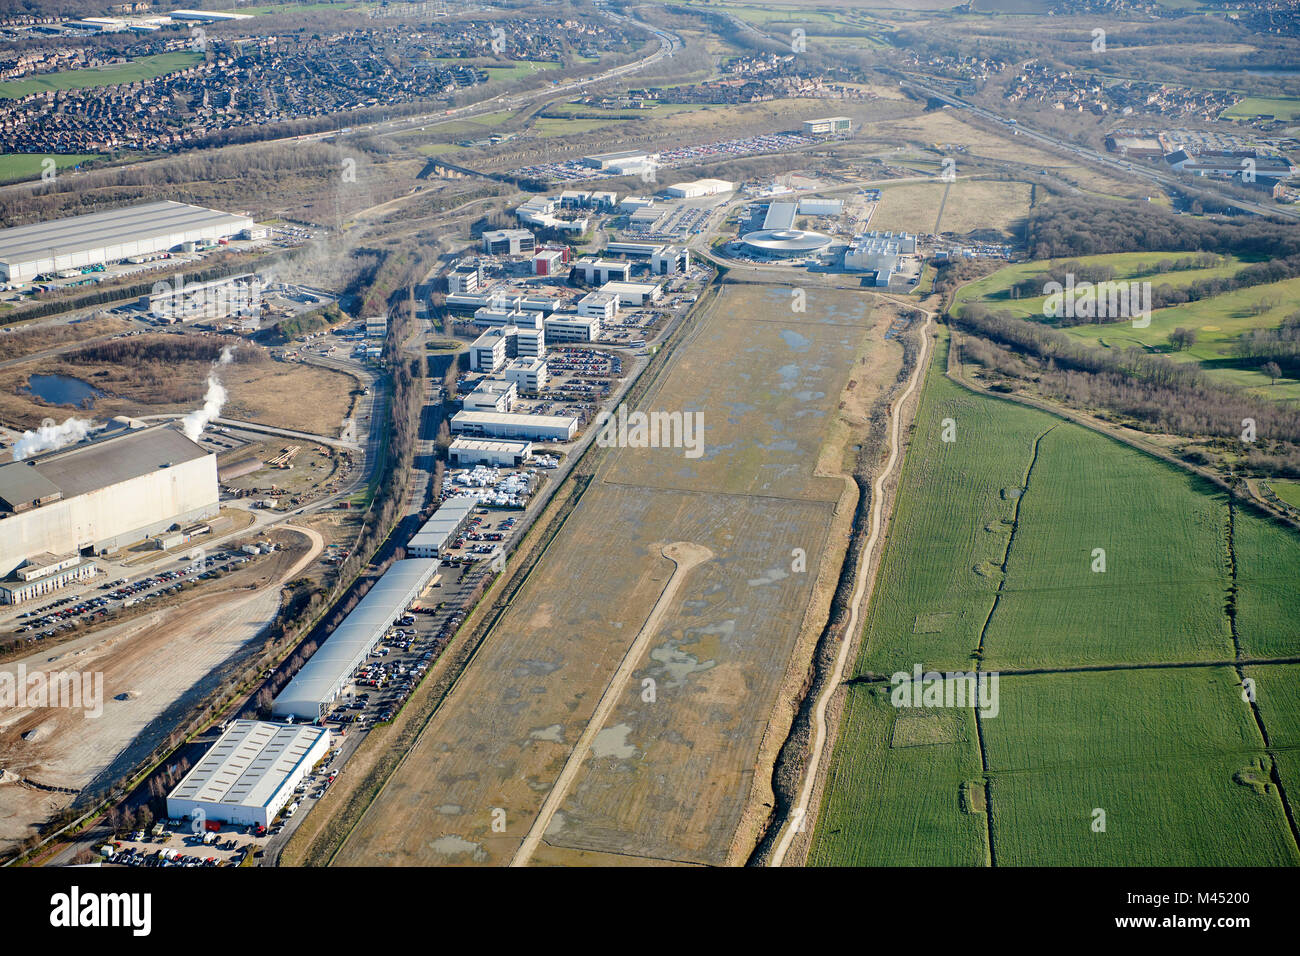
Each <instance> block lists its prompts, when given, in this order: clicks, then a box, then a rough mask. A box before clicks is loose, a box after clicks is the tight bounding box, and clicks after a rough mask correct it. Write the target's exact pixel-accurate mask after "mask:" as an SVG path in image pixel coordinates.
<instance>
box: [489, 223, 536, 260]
mask: <svg viewBox="0 0 1300 956" xmlns="http://www.w3.org/2000/svg"><path fill="white" fill-rule="evenodd" d="M536 245H537V240H536V239H534V238H533V234H532V233H531V232H529V231H528V230H527V229H494V230H492V231H491V232H485V233H483V251H484V252H486V253H489V254H491V255H494V256H505V255H510V256H522V255H524V254H525V253H529V252H532V251H533V249H534V248H535V247H536Z"/></svg>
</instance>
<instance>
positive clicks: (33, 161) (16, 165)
mask: <svg viewBox="0 0 1300 956" xmlns="http://www.w3.org/2000/svg"><path fill="white" fill-rule="evenodd" d="M103 158H104V157H103V156H102V155H100V154H98V153H67V154H64V155H50V156H46V155H44V154H37V153H7V154H5V155H0V183H8V182H17V181H19V180H27V179H40V178H41V173H43V172H44V171H45V165H44V164H45V160H47V159H52V160H54V168H55V169H56V170H64V169H71V168H73V167H74V166H77V165H78V164H80V163H85V162H89V161H90V160H92V159H103Z"/></svg>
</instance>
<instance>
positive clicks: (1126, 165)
mask: <svg viewBox="0 0 1300 956" xmlns="http://www.w3.org/2000/svg"><path fill="white" fill-rule="evenodd" d="M901 85H902V86H904V87H908V88H911V89H913V90H916V91H917V92H919V93H924V94H925V95H926V96H930V97H933V98H934V99H936V100H940V101H941V102H944V103H947V104H949V105H950V106H952V107H954V108H956V109H962V110H967V111H968V112H970V113H973V114H974V115H976V116H982V117H983V118H984V119H987V120H991V121H992V122H994V123H1000V124H1002V125H1003V126H1007V127H1008V128H1011V129H1014V130H1016V131H1017V132H1018V133H1019V134H1020V135H1021V136H1024V137H1025V138H1026V139H1030V140H1033V141H1035V142H1037V143H1041V144H1043V145H1045V146H1050V147H1052V148H1053V149H1056V150H1061V151H1064V152H1066V153H1070V154H1071V155H1073V156H1075V157H1077V158H1079V159H1083V160H1087V161H1089V162H1092V163H1096V164H1098V165H1101V166H1105V167H1107V168H1108V169H1112V170H1115V171H1117V172H1120V173H1127V174H1128V175H1130V176H1134V177H1136V178H1138V179H1144V180H1146V181H1147V182H1150V183H1153V184H1155V185H1157V186H1161V187H1164V188H1166V189H1174V190H1179V191H1182V192H1200V193H1202V194H1203V195H1206V196H1212V197H1213V198H1214V199H1215V200H1216V201H1218V202H1222V203H1225V204H1226V205H1229V206H1233V207H1234V208H1237V209H1241V210H1243V211H1245V212H1250V213H1255V214H1256V215H1260V216H1276V217H1279V218H1282V219H1291V220H1294V221H1300V212H1297V211H1295V210H1293V209H1287V208H1285V207H1282V206H1265V205H1264V204H1263V203H1257V202H1250V201H1248V200H1245V199H1235V198H1233V197H1231V196H1226V195H1224V194H1222V193H1219V192H1215V191H1213V190H1208V189H1199V190H1198V189H1197V188H1196V187H1195V186H1194V185H1193V184H1190V183H1188V182H1186V181H1185V180H1182V179H1180V178H1179V177H1177V176H1172V175H1170V174H1168V173H1164V172H1161V171H1160V170H1158V169H1151V168H1148V167H1145V166H1142V165H1140V164H1135V163H1130V162H1128V161H1127V160H1118V159H1112V158H1111V157H1110V156H1107V155H1106V154H1105V153H1099V152H1097V151H1096V150H1095V149H1089V148H1088V147H1087V146H1080V145H1079V144H1078V143H1071V142H1069V141H1067V140H1064V139H1061V138H1060V137H1057V136H1052V135H1050V134H1048V133H1044V132H1041V131H1040V130H1036V129H1031V128H1030V127H1028V126H1024V125H1022V124H1020V122H1019V121H1017V120H1012V119H1011V118H1010V117H1006V116H1003V115H1001V114H1000V113H995V112H994V111H993V110H990V109H987V108H985V107H983V106H976V105H975V104H973V103H971V102H969V101H967V100H963V99H961V98H960V97H957V96H953V95H952V94H951V93H945V92H943V91H942V90H938V89H935V88H934V87H932V86H927V85H925V84H924V83H919V82H917V81H916V80H913V79H908V80H903V81H901Z"/></svg>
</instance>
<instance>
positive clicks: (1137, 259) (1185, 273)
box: [956, 252, 1300, 401]
mask: <svg viewBox="0 0 1300 956" xmlns="http://www.w3.org/2000/svg"><path fill="white" fill-rule="evenodd" d="M1184 255H1186V254H1185V253H1182V254H1180V253H1172V252H1169V253H1162V252H1127V253H1118V254H1112V255H1101V256H1081V257H1079V258H1078V259H1077V260H1065V259H1058V260H1052V261H1047V260H1041V259H1040V260H1035V261H1033V262H1024V263H1019V264H1016V265H1013V266H1008V267H1007V268H1005V269H999V270H998V271H997V272H995V273H993V274H992V275H989V276H986V277H984V278H983V279H980V280H978V281H976V282H972V283H970V284H969V285H966V286H964V287H963V288H962V289H961V290H960V291H959V292H958V293H957V299H956V306H957V308H958V309H960V307H961V305H962V304H965V303H979V304H982V305H986V306H988V307H989V308H991V309H995V310H999V311H1007V312H1010V313H1012V314H1013V315H1017V316H1019V317H1020V318H1023V319H1029V320H1031V321H1034V320H1042V318H1043V303H1044V298H1043V296H1035V297H1032V298H1022V299H1012V298H1010V292H1009V290H1010V289H1011V287H1012V286H1013V285H1015V284H1016V283H1018V282H1022V281H1025V280H1027V279H1031V278H1033V277H1035V276H1037V275H1040V274H1042V273H1043V271H1044V270H1046V269H1047V268H1049V267H1050V266H1053V265H1056V266H1059V265H1061V264H1062V263H1064V262H1066V261H1078V262H1081V263H1083V264H1084V265H1103V264H1108V265H1111V266H1112V267H1113V268H1114V270H1115V275H1114V278H1115V280H1116V281H1139V282H1150V283H1151V284H1152V285H1153V286H1154V287H1156V288H1159V287H1160V286H1162V285H1168V286H1172V287H1174V288H1180V287H1185V286H1187V285H1190V284H1191V283H1193V282H1197V281H1200V280H1204V279H1215V278H1222V277H1228V276H1232V275H1234V274H1235V273H1236V272H1237V271H1238V270H1240V269H1241V268H1242V267H1243V266H1244V265H1246V264H1247V262H1246V261H1245V260H1243V259H1239V258H1237V257H1235V256H1227V257H1224V259H1223V262H1222V263H1221V264H1220V265H1217V266H1213V267H1210V268H1205V269H1187V270H1182V271H1175V272H1158V271H1156V265H1157V263H1158V262H1160V261H1161V260H1162V259H1164V260H1177V259H1180V258H1182V257H1183V256H1184ZM1297 299H1300V279H1286V280H1283V281H1281V282H1273V283H1268V284H1266V285H1258V286H1251V287H1249V288H1245V289H1237V290H1235V291H1232V292H1225V293H1223V294H1221V295H1217V296H1212V297H1210V298H1207V299H1200V300H1199V301H1196V302H1187V303H1184V304H1181V305H1175V306H1170V307H1168V308H1164V309H1157V310H1155V311H1154V312H1152V314H1151V324H1150V325H1149V326H1147V327H1146V328H1134V327H1133V323H1132V322H1131V321H1129V320H1127V319H1124V320H1121V321H1118V322H1106V323H1101V324H1087V325H1075V326H1071V327H1069V328H1066V329H1064V331H1065V333H1066V334H1067V335H1069V336H1070V337H1071V338H1074V339H1077V340H1078V341H1080V342H1084V343H1086V344H1088V345H1093V346H1104V347H1108V348H1131V347H1139V348H1144V349H1148V350H1156V351H1164V352H1167V353H1168V355H1169V357H1170V358H1172V359H1174V360H1175V361H1180V362H1197V363H1200V364H1201V366H1202V367H1203V368H1205V369H1206V371H1208V372H1209V373H1210V374H1211V375H1212V376H1214V377H1215V378H1217V379H1219V380H1220V381H1222V382H1224V383H1225V384H1229V385H1236V386H1239V387H1242V388H1247V389H1250V390H1252V391H1253V392H1254V393H1255V394H1257V395H1260V396H1262V397H1265V398H1268V399H1271V400H1273V401H1300V381H1296V380H1293V379H1286V378H1282V379H1279V380H1278V381H1277V382H1276V383H1274V382H1273V381H1272V380H1270V379H1269V378H1268V376H1266V375H1265V374H1264V373H1263V372H1262V371H1260V370H1259V369H1258V368H1253V367H1240V365H1239V363H1238V362H1237V360H1236V359H1235V358H1234V357H1233V356H1232V353H1231V347H1232V344H1233V342H1234V341H1235V340H1236V339H1237V337H1238V336H1240V335H1241V334H1242V333H1243V332H1246V331H1249V330H1250V329H1258V328H1276V327H1277V326H1278V325H1280V324H1281V322H1282V320H1283V319H1284V318H1285V317H1286V316H1288V315H1290V314H1291V313H1292V312H1294V311H1295V303H1296V301H1297ZM1260 303H1265V304H1267V307H1266V308H1263V309H1262V310H1260V309H1258V308H1256V306H1257V305H1258V304H1260ZM1178 328H1186V329H1191V330H1192V331H1194V332H1195V333H1196V343H1195V344H1194V345H1192V346H1191V347H1190V348H1187V349H1185V350H1183V351H1172V350H1171V349H1170V346H1169V336H1170V334H1171V333H1172V332H1173V331H1174V330H1175V329H1178Z"/></svg>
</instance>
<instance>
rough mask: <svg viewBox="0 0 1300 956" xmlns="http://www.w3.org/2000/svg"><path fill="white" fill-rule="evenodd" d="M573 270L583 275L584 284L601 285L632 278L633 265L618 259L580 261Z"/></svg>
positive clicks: (574, 265)
mask: <svg viewBox="0 0 1300 956" xmlns="http://www.w3.org/2000/svg"><path fill="white" fill-rule="evenodd" d="M573 268H574V269H575V270H576V271H578V272H579V273H581V275H582V279H583V281H584V282H587V283H589V284H595V285H600V284H603V283H606V282H609V281H610V280H611V279H622V280H624V281H626V280H627V279H630V278H631V277H632V263H630V262H620V261H618V260H617V259H579V260H578V261H577V262H575V263H574V264H573Z"/></svg>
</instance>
